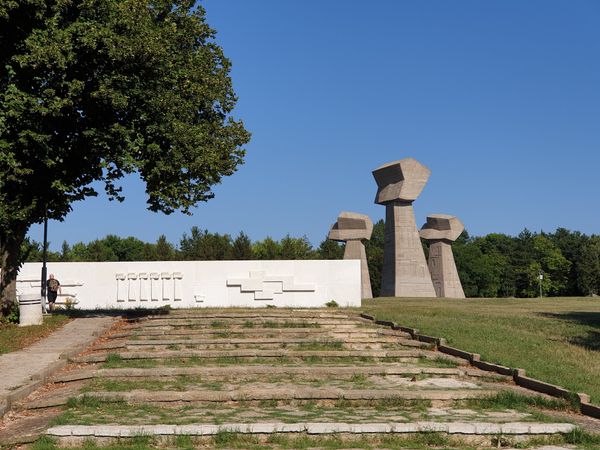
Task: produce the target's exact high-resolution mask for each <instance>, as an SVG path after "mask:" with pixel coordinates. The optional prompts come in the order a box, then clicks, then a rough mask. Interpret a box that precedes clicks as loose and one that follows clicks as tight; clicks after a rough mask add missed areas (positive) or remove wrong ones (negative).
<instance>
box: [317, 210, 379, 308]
mask: <svg viewBox="0 0 600 450" xmlns="http://www.w3.org/2000/svg"><path fill="white" fill-rule="evenodd" d="M372 233H373V222H371V219H370V218H369V216H366V215H364V214H358V213H352V212H342V213H340V215H339V216H338V219H337V222H336V223H334V224H333V225H332V226H331V229H330V230H329V235H328V236H327V237H328V238H329V239H331V240H332V241H341V242H346V249H345V250H344V259H360V278H361V297H362V298H373V293H372V291H371V279H370V278H369V266H368V264H367V253H366V252H365V246H364V244H363V243H362V239H367V240H368V239H371V234H372Z"/></svg>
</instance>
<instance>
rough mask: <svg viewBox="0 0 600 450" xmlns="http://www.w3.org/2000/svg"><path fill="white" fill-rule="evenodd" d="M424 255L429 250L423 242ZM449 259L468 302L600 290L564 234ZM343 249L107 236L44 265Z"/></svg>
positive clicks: (459, 245)
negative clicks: (453, 261)
mask: <svg viewBox="0 0 600 450" xmlns="http://www.w3.org/2000/svg"><path fill="white" fill-rule="evenodd" d="M383 242H384V223H383V221H381V220H380V221H379V222H377V223H376V224H375V226H374V229H373V236H372V237H371V240H370V241H367V242H365V244H366V248H367V258H368V260H369V271H370V275H371V283H372V288H373V294H374V295H375V296H377V295H378V294H379V287H380V283H381V267H382V264H383ZM423 245H424V248H425V252H427V247H426V244H425V243H424V244H423ZM41 250H42V245H41V244H40V243H39V242H35V241H31V240H27V241H26V242H25V244H24V246H23V255H24V260H26V261H41V260H42V251H41ZM453 250H454V256H455V259H456V265H457V268H458V272H459V275H460V278H461V280H462V283H463V288H464V290H465V294H466V295H467V297H535V296H537V295H539V283H540V280H539V275H540V274H542V275H543V280H542V290H543V294H544V295H546V296H554V295H563V296H566V295H595V294H597V293H598V292H600V236H598V235H592V236H588V235H585V234H583V233H580V232H578V231H569V230H567V229H564V228H559V229H557V230H556V231H555V232H554V233H544V232H541V233H534V232H531V231H529V230H527V229H525V230H523V231H522V232H521V233H520V234H519V235H518V236H508V235H505V234H496V233H492V234H488V235H487V236H482V237H471V236H469V234H468V233H467V231H464V232H463V234H462V235H461V236H460V237H459V238H458V240H457V241H456V242H455V243H454V245H453ZM343 254H344V246H343V244H339V243H337V242H334V241H330V240H327V239H325V240H323V242H321V244H320V245H319V247H317V248H314V247H313V246H312V245H311V243H310V242H309V241H308V239H307V238H306V237H301V238H296V237H291V236H289V235H288V236H286V237H284V238H283V239H281V240H279V241H277V240H274V239H272V238H270V237H267V238H265V239H263V240H261V241H255V242H252V241H251V240H250V238H249V237H248V236H247V235H245V234H244V233H243V232H240V234H239V235H238V236H237V237H235V238H234V237H232V236H230V235H228V234H219V233H210V232H209V231H207V230H201V229H199V228H198V227H193V228H192V229H191V231H190V233H189V234H188V233H184V234H183V236H182V238H181V240H180V241H179V243H178V245H174V244H172V243H170V242H168V241H167V239H166V237H165V236H160V237H159V238H158V240H157V241H156V242H155V243H149V242H143V241H141V240H139V239H136V238H134V237H127V238H121V237H118V236H114V235H109V236H106V237H105V238H104V239H98V240H95V241H92V242H90V243H88V244H84V243H82V242H79V243H76V244H73V245H72V246H71V245H69V244H68V243H67V242H63V244H62V249H61V251H60V252H49V254H48V260H49V261H165V260H243V259H340V258H342V256H343Z"/></svg>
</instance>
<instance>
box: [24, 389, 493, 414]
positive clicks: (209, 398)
mask: <svg viewBox="0 0 600 450" xmlns="http://www.w3.org/2000/svg"><path fill="white" fill-rule="evenodd" d="M495 393H496V391H493V390H487V389H406V390H400V389H394V390H387V389H341V388H334V387H328V388H313V387H294V388H291V387H289V386H288V387H284V388H280V387H271V388H268V389H267V388H260V389H258V388H241V389H234V390H230V391H215V390H191V389H190V390H186V391H147V390H143V389H136V390H131V391H128V392H107V391H92V392H86V393H85V394H79V395H78V396H77V398H83V397H93V398H98V399H101V400H104V401H109V402H112V401H125V402H128V403H172V402H238V401H254V400H359V401H371V400H394V399H402V400H465V399H472V398H481V397H488V396H491V395H493V394H495ZM68 400H69V397H66V396H55V397H51V398H48V399H42V400H39V401H33V402H30V403H29V404H28V405H27V409H40V408H50V407H56V406H62V405H66V404H67V402H68Z"/></svg>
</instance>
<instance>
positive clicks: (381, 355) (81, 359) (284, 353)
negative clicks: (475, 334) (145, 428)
mask: <svg viewBox="0 0 600 450" xmlns="http://www.w3.org/2000/svg"><path fill="white" fill-rule="evenodd" d="M109 355H111V354H91V355H85V356H76V357H73V358H71V359H70V361H72V362H75V363H97V362H104V361H106V360H107V357H108V356H109ZM116 355H118V356H117V358H120V359H124V360H130V359H173V358H198V359H209V358H212V359H214V358H313V357H315V358H357V359H358V358H377V359H385V358H398V359H402V358H408V359H410V358H425V359H432V360H438V359H439V360H447V361H451V362H453V363H456V364H463V365H464V364H466V362H464V360H460V359H458V358H453V357H451V356H441V355H439V354H437V353H434V352H428V351H423V350H390V351H386V350H331V351H321V350H314V351H303V350H299V351H293V350H253V349H236V350H223V351H221V350H173V351H152V352H141V351H135V352H119V353H117V354H116Z"/></svg>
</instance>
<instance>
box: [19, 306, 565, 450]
mask: <svg viewBox="0 0 600 450" xmlns="http://www.w3.org/2000/svg"><path fill="white" fill-rule="evenodd" d="M71 362H72V364H71V365H70V366H69V367H68V369H67V370H64V371H62V372H60V373H59V374H57V375H56V376H55V377H54V378H53V379H52V385H51V386H50V387H49V388H47V389H46V390H45V391H44V392H40V393H39V394H37V395H35V396H34V397H32V398H30V399H29V400H28V401H27V402H26V403H23V405H22V408H23V410H25V411H28V412H31V413H33V412H35V411H42V410H52V411H57V414H56V417H55V418H54V419H53V421H52V423H51V424H50V426H49V427H48V428H47V429H46V431H45V434H47V435H48V436H51V437H53V438H54V439H57V440H58V442H59V443H60V444H61V445H74V446H77V445H83V443H85V442H86V441H89V440H94V441H96V442H97V443H98V444H103V443H108V442H113V441H114V440H115V439H117V440H121V439H137V440H143V441H144V442H146V443H147V444H148V446H150V447H152V448H153V446H155V447H156V448H159V447H160V448H194V447H205V448H213V447H227V448H298V447H302V448H308V447H310V448H322V447H323V448H328V447H331V446H332V444H331V443H332V442H333V443H334V444H335V443H338V444H339V445H338V446H335V445H334V446H335V448H342V447H344V446H348V447H349V448H350V447H351V448H356V447H358V448H457V449H458V448H475V447H476V448H488V447H489V448H499V447H507V446H513V445H517V444H519V443H520V444H519V445H524V444H523V441H528V440H531V439H535V440H536V442H545V441H547V442H548V443H552V442H554V443H556V442H559V443H560V442H562V440H561V439H562V438H561V436H562V434H565V433H570V432H573V430H574V429H576V425H575V424H574V423H572V421H569V420H565V419H564V415H563V416H561V417H557V416H556V415H555V413H553V412H552V411H547V410H542V409H539V408H537V407H534V406H531V403H532V402H527V399H528V398H529V396H531V395H534V394H532V393H530V392H529V391H526V390H524V389H521V388H519V387H517V386H515V385H514V384H513V383H512V380H511V379H510V378H508V377H504V376H500V375H495V374H491V373H490V372H483V371H480V370H477V369H474V368H472V367H470V366H467V365H465V364H466V363H465V361H464V360H462V359H458V358H454V357H452V356H448V355H444V354H442V353H439V352H436V351H435V349H433V347H432V345H431V344H426V343H422V342H418V341H414V340H411V339H410V336H409V335H407V334H405V333H402V332H400V331H394V330H390V329H387V328H383V327H379V326H377V325H374V324H373V323H372V322H369V321H366V320H364V319H362V318H360V317H359V316H358V315H357V314H354V313H350V312H345V311H343V310H339V311H338V310H334V309H327V310H290V309H271V308H268V309H264V310H260V311H257V310H241V309H240V310H238V309H230V310H218V311H217V310H203V311H199V310H193V311H189V310H188V311H181V310H176V311H171V312H170V313H169V314H167V315H158V316H149V317H146V318H142V319H136V320H131V321H125V322H123V323H121V324H120V325H119V327H117V328H116V329H113V330H112V332H111V334H109V335H108V336H106V337H105V338H103V339H101V340H99V341H98V342H97V343H96V344H95V345H94V346H93V347H92V348H91V349H90V350H89V351H86V352H84V353H82V354H81V355H79V356H77V357H74V358H72V359H71ZM507 401H508V402H509V403H508V407H506V406H504V405H506V404H507ZM548 401H550V400H548ZM186 445H189V447H186Z"/></svg>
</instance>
